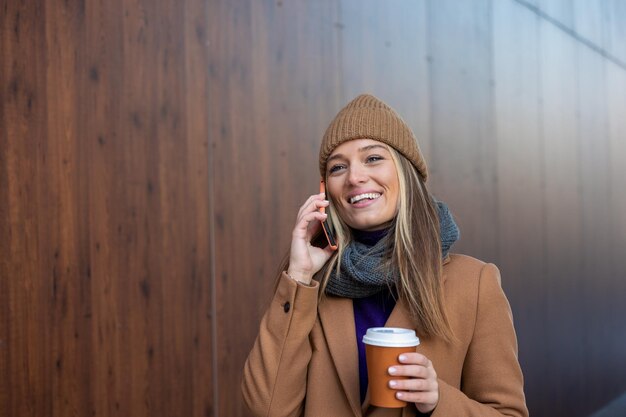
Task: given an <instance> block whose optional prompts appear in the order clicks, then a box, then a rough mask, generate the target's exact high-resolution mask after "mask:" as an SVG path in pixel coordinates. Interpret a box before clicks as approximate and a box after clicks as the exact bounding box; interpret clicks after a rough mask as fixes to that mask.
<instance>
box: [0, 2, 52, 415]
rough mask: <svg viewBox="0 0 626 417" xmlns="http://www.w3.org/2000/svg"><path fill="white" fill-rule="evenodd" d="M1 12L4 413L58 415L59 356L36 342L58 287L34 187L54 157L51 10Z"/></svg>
mask: <svg viewBox="0 0 626 417" xmlns="http://www.w3.org/2000/svg"><path fill="white" fill-rule="evenodd" d="M0 7H1V10H2V12H1V13H0V21H1V22H2V23H1V25H0V44H1V48H2V63H1V64H0V122H1V123H0V239H1V241H0V242H1V243H0V340H1V341H0V358H1V359H0V374H1V375H3V378H2V379H1V381H0V410H2V413H3V414H7V415H12V414H16V413H18V412H19V413H20V414H21V415H23V416H37V415H50V414H51V408H50V406H51V399H52V395H51V392H50V391H49V390H48V387H49V386H50V383H51V369H49V368H46V367H45V366H44V364H45V363H48V362H49V361H50V359H51V356H52V355H51V353H50V346H49V345H46V349H41V348H39V347H38V345H37V344H36V343H34V342H35V341H37V340H39V338H42V337H43V338H46V336H47V335H48V334H49V323H48V322H47V320H48V318H49V316H50V315H51V313H52V311H51V309H50V304H49V302H48V299H47V298H48V295H49V294H50V293H51V291H52V289H53V287H52V285H51V284H52V283H51V280H49V279H42V274H45V273H46V272H48V271H45V268H44V267H43V266H42V264H41V256H40V253H39V244H40V241H39V224H38V216H39V211H38V205H39V204H41V203H43V202H41V201H40V199H39V187H42V186H43V185H38V184H37V183H36V182H35V183H34V182H33V181H32V179H33V178H38V176H39V172H40V171H39V167H38V163H39V161H40V160H41V159H40V158H45V157H46V156H45V153H44V152H43V149H42V145H43V144H44V143H45V142H44V138H45V135H46V131H47V129H46V126H45V121H46V110H47V107H46V100H47V96H46V89H45V86H46V83H45V62H46V51H45V49H43V48H41V47H40V45H45V40H46V33H45V9H43V8H37V7H36V6H35V5H30V4H18V3H14V2H2V3H1V4H0ZM26 260H29V261H28V262H27V261H26ZM46 276H49V275H48V274H46Z"/></svg>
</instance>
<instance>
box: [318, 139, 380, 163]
mask: <svg viewBox="0 0 626 417" xmlns="http://www.w3.org/2000/svg"><path fill="white" fill-rule="evenodd" d="M373 148H382V149H384V150H386V151H388V149H387V147H386V146H384V145H381V144H378V143H374V144H372V145H367V146H363V147H362V148H359V149H358V152H359V153H363V152H367V151H369V150H371V149H373ZM343 157H344V156H343V155H342V154H340V153H337V154H335V155H332V156H331V157H329V158H328V159H327V160H326V163H329V162H330V161H332V160H334V159H341V158H343Z"/></svg>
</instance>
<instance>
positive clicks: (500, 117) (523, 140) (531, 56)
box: [493, 2, 550, 414]
mask: <svg viewBox="0 0 626 417" xmlns="http://www.w3.org/2000/svg"><path fill="white" fill-rule="evenodd" d="M539 25H540V20H539V18H538V17H537V16H536V15H535V14H533V13H528V11H527V10H525V9H524V8H522V7H521V6H520V5H519V4H516V3H515V2H494V3H493V42H494V43H493V62H494V69H493V71H494V81H495V87H494V109H495V110H494V111H495V115H494V116H495V131H494V136H495V139H496V141H497V142H496V149H497V156H496V164H497V199H498V200H497V206H498V216H497V222H498V227H497V230H498V235H497V242H498V248H497V250H498V258H497V261H496V263H497V265H498V267H499V268H500V270H501V273H502V286H503V288H504V289H505V292H506V293H507V295H508V297H509V301H510V303H511V308H512V310H513V316H514V319H515V324H516V331H517V336H518V344H519V352H520V353H519V355H520V362H521V364H522V369H523V370H524V379H525V389H526V395H527V398H528V406H529V407H530V409H531V412H532V411H535V412H536V410H538V409H539V408H540V407H541V405H542V404H543V403H544V402H546V401H549V398H547V397H545V396H544V392H545V387H544V386H543V384H542V381H543V380H545V377H546V375H545V371H546V370H547V369H550V363H549V362H548V360H547V359H548V358H547V354H546V349H545V345H544V344H542V343H537V340H542V339H544V338H545V337H546V336H547V332H548V329H547V328H546V326H545V325H546V322H545V320H544V317H545V316H546V302H545V298H544V296H542V294H545V293H546V289H545V282H546V276H545V264H546V259H545V251H546V247H545V245H546V240H545V239H546V236H545V223H544V218H545V211H544V207H545V198H546V196H545V195H544V191H543V186H544V184H545V176H546V171H548V170H549V167H548V168H546V166H545V165H544V146H545V145H544V141H545V139H546V138H544V137H542V132H541V120H542V118H541V100H540V97H541V83H540V82H541V78H540V70H541V60H540V56H539V54H540V50H539ZM531 295H532V296H531ZM539 414H541V413H539Z"/></svg>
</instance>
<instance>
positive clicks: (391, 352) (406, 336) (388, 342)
mask: <svg viewBox="0 0 626 417" xmlns="http://www.w3.org/2000/svg"><path fill="white" fill-rule="evenodd" d="M363 343H365V357H366V361H367V377H368V379H369V390H370V404H372V405H375V406H378V407H387V408H401V407H404V406H405V405H406V402H404V401H401V400H398V399H397V398H396V395H395V394H396V392H397V391H396V390H393V389H391V388H389V381H391V380H392V379H405V378H406V377H402V376H393V377H392V376H391V375H389V372H388V369H389V367H390V366H392V365H399V364H400V362H399V361H398V356H400V354H401V353H407V352H414V351H415V347H416V346H417V345H419V344H420V340H419V338H418V337H417V336H416V335H415V331H414V330H410V329H401V328H397V327H371V328H369V329H367V333H365V336H363Z"/></svg>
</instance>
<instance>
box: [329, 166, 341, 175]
mask: <svg viewBox="0 0 626 417" xmlns="http://www.w3.org/2000/svg"><path fill="white" fill-rule="evenodd" d="M343 168H345V166H344V165H341V164H335V165H332V166H331V167H330V168H328V173H329V174H334V173H336V172H338V171H340V170H342V169H343Z"/></svg>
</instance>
